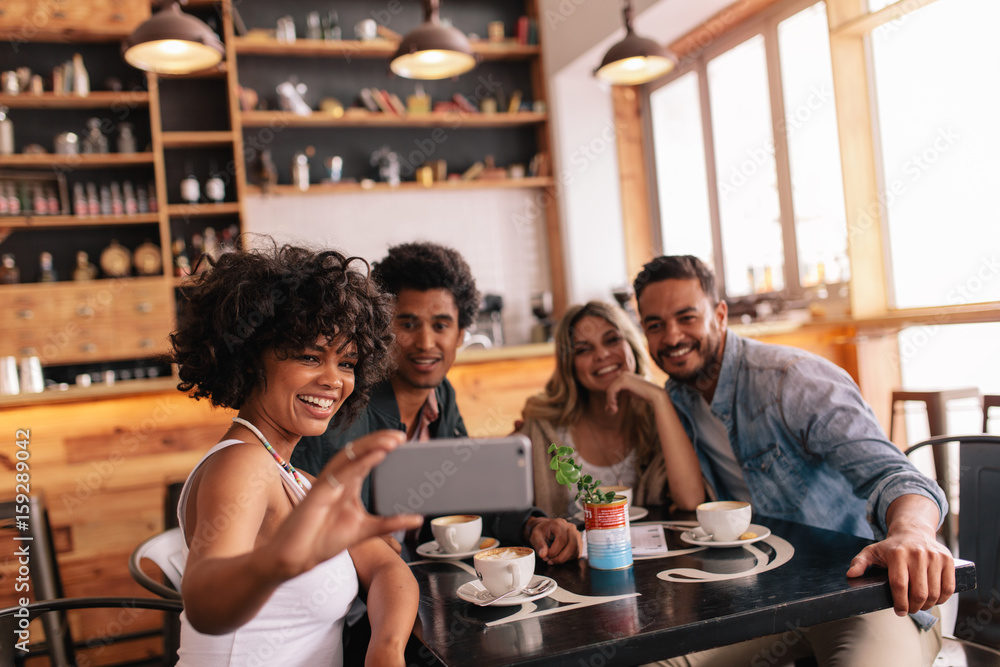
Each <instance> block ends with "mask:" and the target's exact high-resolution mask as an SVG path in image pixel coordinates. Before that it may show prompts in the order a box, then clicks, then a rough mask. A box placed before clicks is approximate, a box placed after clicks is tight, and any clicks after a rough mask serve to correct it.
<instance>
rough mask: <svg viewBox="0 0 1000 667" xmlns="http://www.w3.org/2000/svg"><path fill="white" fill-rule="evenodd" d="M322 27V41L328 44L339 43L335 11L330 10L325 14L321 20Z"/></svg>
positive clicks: (338, 19)
mask: <svg viewBox="0 0 1000 667" xmlns="http://www.w3.org/2000/svg"><path fill="white" fill-rule="evenodd" d="M322 25H323V39H325V40H326V41H328V42H333V41H339V40H340V39H341V36H340V18H339V17H338V16H337V10H336V9H332V10H330V11H329V12H327V13H326V16H324V17H323V20H322Z"/></svg>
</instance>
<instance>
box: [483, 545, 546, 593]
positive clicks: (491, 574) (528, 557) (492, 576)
mask: <svg viewBox="0 0 1000 667" xmlns="http://www.w3.org/2000/svg"><path fill="white" fill-rule="evenodd" d="M472 560H473V562H474V563H475V566H476V576H477V577H479V581H481V582H483V587H485V588H486V590H488V591H489V592H490V595H492V596H493V597H498V596H500V595H503V594H504V593H510V592H512V591H513V592H517V591H520V590H521V589H522V588H524V587H525V586H527V585H528V582H529V581H531V577H532V576H533V575H534V574H535V552H534V550H533V549H530V548H528V547H496V548H494V549H487V550H486V551H480V552H479V553H477V554H476V555H475V556H474V557H473V559H472Z"/></svg>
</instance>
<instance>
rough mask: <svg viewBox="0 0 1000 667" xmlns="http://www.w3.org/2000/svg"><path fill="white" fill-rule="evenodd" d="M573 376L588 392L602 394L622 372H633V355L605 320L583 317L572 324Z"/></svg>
mask: <svg viewBox="0 0 1000 667" xmlns="http://www.w3.org/2000/svg"><path fill="white" fill-rule="evenodd" d="M572 341H573V375H574V376H575V377H576V379H577V381H578V382H579V383H580V385H582V386H583V387H584V388H585V389H586V390H587V391H591V392H595V391H596V392H604V391H606V390H607V388H608V386H609V385H610V384H611V383H612V382H613V381H614V379H615V378H616V377H618V376H619V375H621V374H622V373H624V372H626V371H628V372H633V373H634V372H635V354H633V353H632V348H631V347H630V346H629V344H628V341H627V340H626V339H625V336H623V335H622V332H621V331H619V330H618V328H617V327H615V326H614V325H613V324H611V323H610V322H608V321H607V320H605V319H603V318H600V317H597V316H595V315H584V316H583V317H581V318H580V319H579V320H578V321H577V322H576V324H574V325H573V332H572Z"/></svg>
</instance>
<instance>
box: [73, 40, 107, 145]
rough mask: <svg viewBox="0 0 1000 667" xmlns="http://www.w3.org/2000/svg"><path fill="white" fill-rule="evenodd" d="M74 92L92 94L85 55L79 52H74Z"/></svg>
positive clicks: (82, 94) (83, 94)
mask: <svg viewBox="0 0 1000 667" xmlns="http://www.w3.org/2000/svg"><path fill="white" fill-rule="evenodd" d="M73 92H74V93H75V94H77V95H79V96H80V97H86V96H87V95H90V76H89V75H88V74H87V68H86V67H84V66H83V56H82V55H80V54H79V53H74V54H73ZM105 152H107V151H105Z"/></svg>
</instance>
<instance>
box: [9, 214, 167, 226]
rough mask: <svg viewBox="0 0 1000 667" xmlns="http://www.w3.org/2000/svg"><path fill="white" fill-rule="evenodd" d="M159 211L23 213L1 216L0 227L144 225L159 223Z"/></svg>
mask: <svg viewBox="0 0 1000 667" xmlns="http://www.w3.org/2000/svg"><path fill="white" fill-rule="evenodd" d="M159 221H160V216H159V214H157V213H142V214H139V215H93V216H76V215H28V216H25V215H22V216H0V229H3V228H4V227H27V228H39V227H105V226H108V225H142V224H149V223H157V222H159Z"/></svg>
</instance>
